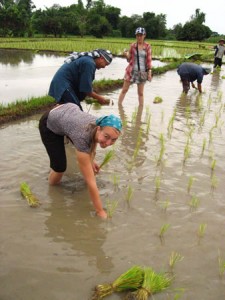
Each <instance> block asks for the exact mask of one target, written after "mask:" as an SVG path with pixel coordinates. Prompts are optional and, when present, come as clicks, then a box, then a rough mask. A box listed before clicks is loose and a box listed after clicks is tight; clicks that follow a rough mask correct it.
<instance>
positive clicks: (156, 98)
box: [153, 96, 163, 103]
mask: <svg viewBox="0 0 225 300" xmlns="http://www.w3.org/2000/svg"><path fill="white" fill-rule="evenodd" d="M162 102H163V99H162V98H161V97H159V96H156V97H155V98H154V100H153V103H162Z"/></svg>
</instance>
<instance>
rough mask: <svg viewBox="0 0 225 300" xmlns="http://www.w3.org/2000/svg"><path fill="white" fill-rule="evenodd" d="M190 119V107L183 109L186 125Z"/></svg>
mask: <svg viewBox="0 0 225 300" xmlns="http://www.w3.org/2000/svg"><path fill="white" fill-rule="evenodd" d="M190 117H191V108H190V106H187V107H186V109H185V118H186V122H187V123H188V120H189V119H190Z"/></svg>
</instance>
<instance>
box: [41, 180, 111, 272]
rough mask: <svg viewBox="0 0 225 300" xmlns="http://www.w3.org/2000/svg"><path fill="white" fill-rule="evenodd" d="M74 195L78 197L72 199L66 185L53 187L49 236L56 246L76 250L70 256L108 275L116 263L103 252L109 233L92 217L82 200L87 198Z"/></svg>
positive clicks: (48, 222) (49, 213)
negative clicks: (65, 187)
mask: <svg viewBox="0 0 225 300" xmlns="http://www.w3.org/2000/svg"><path fill="white" fill-rule="evenodd" d="M59 189H60V192H59ZM73 193H76V196H75V197H74V196H72V197H71V193H70V192H68V189H63V187H62V186H61V187H49V192H48V196H49V198H50V199H51V205H50V206H49V208H46V211H48V215H49V217H48V218H47V220H46V222H45V224H46V226H47V230H48V232H47V234H46V236H47V237H50V238H51V239H52V240H53V241H54V242H56V243H66V244H69V246H70V249H72V250H73V252H72V254H71V252H69V253H70V255H72V256H77V257H78V258H79V261H82V260H83V259H84V260H85V261H86V262H87V263H88V264H89V265H92V266H93V265H94V266H96V267H97V268H98V270H99V271H100V272H103V273H108V272H110V271H111V269H112V267H113V264H112V258H111V257H109V256H107V255H106V253H105V252H104V250H103V245H104V243H105V239H106V235H107V231H106V229H105V228H104V227H103V224H102V222H99V220H98V218H96V217H90V214H89V207H88V208H87V207H86V206H87V201H86V199H79V198H80V197H83V196H79V195H78V194H79V192H76V191H74V192H73ZM71 198H74V201H71ZM63 248H65V246H64V247H63ZM55 255H58V253H55ZM75 268H77V266H75V267H74V269H75Z"/></svg>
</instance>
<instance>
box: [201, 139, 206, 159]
mask: <svg viewBox="0 0 225 300" xmlns="http://www.w3.org/2000/svg"><path fill="white" fill-rule="evenodd" d="M205 147H206V138H204V139H203V142H202V152H201V156H203V155H204V152H205Z"/></svg>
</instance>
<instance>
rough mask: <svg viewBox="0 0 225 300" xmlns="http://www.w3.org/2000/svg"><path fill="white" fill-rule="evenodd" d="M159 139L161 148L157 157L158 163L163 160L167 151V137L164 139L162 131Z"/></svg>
mask: <svg viewBox="0 0 225 300" xmlns="http://www.w3.org/2000/svg"><path fill="white" fill-rule="evenodd" d="M159 141H160V145H161V148H160V151H159V157H158V159H157V162H158V163H159V162H161V161H162V159H163V155H164V152H165V139H164V135H163V134H162V133H160V135H159Z"/></svg>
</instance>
